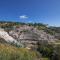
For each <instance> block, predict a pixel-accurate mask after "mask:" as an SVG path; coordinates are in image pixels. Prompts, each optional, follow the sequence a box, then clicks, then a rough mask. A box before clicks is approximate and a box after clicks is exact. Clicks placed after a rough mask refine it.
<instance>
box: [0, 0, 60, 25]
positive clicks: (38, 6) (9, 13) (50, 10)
mask: <svg viewBox="0 0 60 60" xmlns="http://www.w3.org/2000/svg"><path fill="white" fill-rule="evenodd" d="M0 21H16V22H29V23H30V22H32V23H35V22H36V23H44V24H48V25H50V26H60V0H0Z"/></svg>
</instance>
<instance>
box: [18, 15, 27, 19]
mask: <svg viewBox="0 0 60 60" xmlns="http://www.w3.org/2000/svg"><path fill="white" fill-rule="evenodd" d="M19 18H20V19H27V18H28V16H26V15H21V16H19Z"/></svg>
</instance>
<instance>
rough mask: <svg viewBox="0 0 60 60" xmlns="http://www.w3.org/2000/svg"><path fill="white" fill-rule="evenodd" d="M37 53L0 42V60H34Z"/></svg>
mask: <svg viewBox="0 0 60 60" xmlns="http://www.w3.org/2000/svg"><path fill="white" fill-rule="evenodd" d="M36 59H37V53H36V52H34V51H29V50H27V49H25V48H16V47H14V46H10V45H7V44H0V60H36Z"/></svg>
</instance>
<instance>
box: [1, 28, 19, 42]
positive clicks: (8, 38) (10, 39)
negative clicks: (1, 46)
mask: <svg viewBox="0 0 60 60" xmlns="http://www.w3.org/2000/svg"><path fill="white" fill-rule="evenodd" d="M0 39H2V40H5V41H6V42H9V43H12V42H14V43H18V42H17V41H16V39H14V38H13V37H11V36H9V34H8V33H7V32H6V31H4V29H2V28H0Z"/></svg>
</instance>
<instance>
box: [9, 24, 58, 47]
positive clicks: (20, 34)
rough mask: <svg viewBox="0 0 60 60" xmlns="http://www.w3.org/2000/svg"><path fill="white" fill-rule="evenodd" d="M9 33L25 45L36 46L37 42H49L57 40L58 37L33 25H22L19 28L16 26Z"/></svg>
mask: <svg viewBox="0 0 60 60" xmlns="http://www.w3.org/2000/svg"><path fill="white" fill-rule="evenodd" d="M9 35H10V36H12V37H13V38H15V39H17V41H19V42H20V43H22V44H24V45H25V46H29V47H31V46H35V45H36V44H37V42H40V43H43V42H44V43H47V42H55V41H56V40H57V39H56V38H55V37H54V36H52V35H50V34H47V33H46V32H44V31H43V30H40V31H39V30H37V29H36V28H34V27H32V26H26V25H23V26H20V27H19V28H15V29H14V30H12V31H10V32H9Z"/></svg>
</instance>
